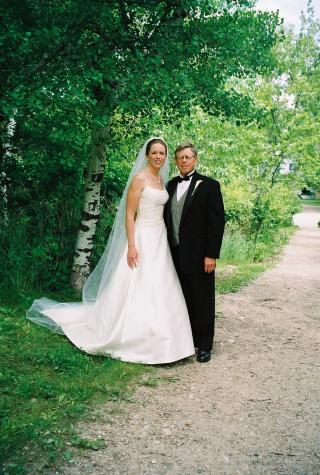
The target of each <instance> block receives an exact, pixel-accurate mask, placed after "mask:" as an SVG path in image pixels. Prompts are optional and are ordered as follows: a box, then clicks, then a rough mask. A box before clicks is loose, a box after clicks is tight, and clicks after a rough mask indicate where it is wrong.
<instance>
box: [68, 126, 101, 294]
mask: <svg viewBox="0 0 320 475" xmlns="http://www.w3.org/2000/svg"><path fill="white" fill-rule="evenodd" d="M108 133H109V128H108V127H97V128H95V129H94V130H93V131H92V138H91V150H90V157H89V162H88V167H87V175H86V181H85V190H84V200H83V208H82V220H81V224H80V228H79V231H78V236H77V241H76V246H75V254H74V259H73V266H72V271H71V279H70V283H71V286H72V287H73V288H74V289H75V290H76V292H77V293H79V294H80V293H81V291H82V287H83V284H84V282H85V280H86V279H87V277H88V275H89V273H90V257H91V253H92V247H93V239H94V235H95V232H96V226H97V222H98V219H99V216H100V190H101V182H102V178H103V174H104V169H105V165H106V138H107V136H108Z"/></svg>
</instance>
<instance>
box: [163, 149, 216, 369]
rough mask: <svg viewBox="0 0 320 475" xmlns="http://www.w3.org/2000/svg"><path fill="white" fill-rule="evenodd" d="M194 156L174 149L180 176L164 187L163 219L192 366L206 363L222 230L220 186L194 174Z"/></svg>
mask: <svg viewBox="0 0 320 475" xmlns="http://www.w3.org/2000/svg"><path fill="white" fill-rule="evenodd" d="M197 161H198V154H197V150H196V148H195V147H194V145H193V144H192V143H190V142H184V143H182V144H181V145H179V146H178V147H177V149H176V151H175V162H176V165H177V168H178V170H179V172H180V176H178V177H175V178H173V179H172V180H170V181H169V183H168V192H169V200H168V202H167V204H166V206H165V211H164V217H165V222H166V225H167V230H168V240H169V245H170V249H171V253H172V257H173V262H174V265H175V267H176V270H177V273H178V277H179V279H180V283H181V287H182V291H183V294H184V297H185V300H186V304H187V308H188V313H189V317H190V323H191V328H192V334H193V340H194V345H195V347H196V348H198V354H197V360H198V361H199V362H200V363H205V362H207V361H210V357H211V350H212V343H213V336H214V319H215V295H214V270H215V267H216V259H217V258H218V257H219V253H220V247H221V242H222V237H223V230H224V222H225V221H224V207H223V201H222V196H221V192H220V185H219V183H218V182H217V181H216V180H213V179H212V178H209V177H206V176H204V175H200V174H199V173H198V172H197V171H196V170H195V167H196V164H197Z"/></svg>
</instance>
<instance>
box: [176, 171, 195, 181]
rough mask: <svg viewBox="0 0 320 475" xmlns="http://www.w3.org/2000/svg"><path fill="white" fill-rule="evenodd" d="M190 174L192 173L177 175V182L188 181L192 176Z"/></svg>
mask: <svg viewBox="0 0 320 475" xmlns="http://www.w3.org/2000/svg"><path fill="white" fill-rule="evenodd" d="M192 176H193V173H192V175H186V176H184V177H182V176H179V178H178V181H179V183H182V182H183V181H189V180H190V178H192Z"/></svg>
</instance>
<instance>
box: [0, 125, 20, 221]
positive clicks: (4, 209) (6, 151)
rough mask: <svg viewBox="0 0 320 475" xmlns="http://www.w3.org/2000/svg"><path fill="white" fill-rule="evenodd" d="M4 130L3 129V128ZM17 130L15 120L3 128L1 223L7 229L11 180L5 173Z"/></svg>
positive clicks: (0, 181)
mask: <svg viewBox="0 0 320 475" xmlns="http://www.w3.org/2000/svg"><path fill="white" fill-rule="evenodd" d="M1 128H2V127H1ZM15 129H16V121H15V119H14V118H11V119H9V120H8V122H7V123H6V124H5V125H4V127H3V136H4V141H3V143H2V151H1V152H2V157H1V162H2V163H1V170H0V200H1V202H2V203H1V215H2V216H1V218H2V219H1V223H2V224H3V225H4V226H5V227H7V226H8V223H9V211H8V184H9V179H8V177H7V174H6V172H5V168H6V162H7V160H8V159H9V158H10V155H11V151H12V143H11V141H12V137H13V136H14V133H15Z"/></svg>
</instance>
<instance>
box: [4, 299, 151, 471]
mask: <svg viewBox="0 0 320 475" xmlns="http://www.w3.org/2000/svg"><path fill="white" fill-rule="evenodd" d="M0 334H1V337H0V358H1V369H0V387H1V403H0V413H1V425H2V430H1V434H2V435H1V438H0V461H1V463H5V465H3V466H2V471H1V468H0V473H8V474H20V473H21V474H22V473H27V471H28V466H29V465H30V464H31V465H32V464H33V463H34V462H35V461H36V460H38V461H39V460H41V461H43V466H51V467H52V466H54V463H55V461H57V459H58V458H59V457H62V458H64V459H65V460H69V459H70V458H71V457H72V454H71V452H70V450H68V449H67V447H68V446H75V447H86V448H91V449H98V448H99V446H102V445H103V441H102V440H93V441H91V440H85V439H79V437H77V436H76V434H75V431H74V428H73V425H74V424H75V423H76V422H77V421H78V420H79V419H81V418H83V417H84V416H85V414H86V412H87V411H88V408H90V407H92V405H93V404H99V403H102V402H105V401H107V400H113V401H114V400H119V401H120V400H121V399H123V398H125V397H127V394H128V392H129V391H130V390H132V388H133V387H134V384H133V383H135V384H137V383H138V382H139V381H140V379H141V375H142V374H143V373H146V371H152V369H149V368H146V367H145V366H143V365H138V364H129V363H124V362H121V361H117V360H112V359H110V358H104V357H99V356H90V355H87V354H85V353H81V352H80V351H79V350H78V349H77V348H75V347H74V346H73V345H71V344H70V343H69V342H68V341H67V339H66V338H63V337H62V336H61V335H56V334H53V333H50V332H49V331H48V330H46V329H43V328H41V327H38V326H36V325H33V324H32V323H28V322H27V320H26V319H25V317H24V311H22V308H21V306H18V307H16V308H13V307H12V306H3V307H0Z"/></svg>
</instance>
